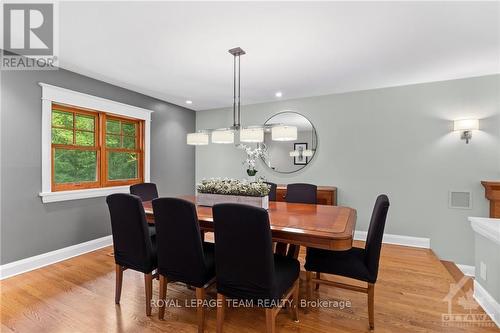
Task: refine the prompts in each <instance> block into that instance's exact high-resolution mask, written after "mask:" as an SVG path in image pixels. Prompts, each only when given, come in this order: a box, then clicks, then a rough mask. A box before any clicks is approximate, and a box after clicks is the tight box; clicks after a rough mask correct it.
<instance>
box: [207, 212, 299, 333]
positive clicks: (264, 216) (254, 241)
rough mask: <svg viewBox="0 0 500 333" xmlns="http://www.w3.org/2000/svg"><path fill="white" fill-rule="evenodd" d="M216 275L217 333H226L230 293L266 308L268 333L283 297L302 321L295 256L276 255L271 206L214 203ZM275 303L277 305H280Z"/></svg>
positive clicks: (295, 316)
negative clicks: (227, 300) (225, 320)
mask: <svg viewBox="0 0 500 333" xmlns="http://www.w3.org/2000/svg"><path fill="white" fill-rule="evenodd" d="M213 217H214V226H215V244H216V246H215V267H216V274H217V282H216V284H217V300H218V308H217V332H218V333H221V332H222V325H223V321H224V312H225V303H226V297H228V298H230V299H238V300H245V301H251V302H253V304H254V305H257V306H261V307H265V309H266V327H267V332H268V333H271V332H272V333H274V332H275V318H276V315H277V314H278V312H279V310H280V309H281V305H282V304H277V303H281V302H280V301H281V300H282V299H289V298H292V307H291V308H292V315H293V318H294V319H295V320H296V321H297V320H298V308H297V307H298V297H299V294H298V293H299V269H300V265H299V262H298V261H297V260H296V259H293V258H289V257H286V256H281V255H275V254H273V246H272V238H271V228H270V223H269V215H268V213H267V210H265V209H262V208H257V207H251V206H248V205H241V204H219V205H215V206H214V207H213ZM276 305H277V306H276Z"/></svg>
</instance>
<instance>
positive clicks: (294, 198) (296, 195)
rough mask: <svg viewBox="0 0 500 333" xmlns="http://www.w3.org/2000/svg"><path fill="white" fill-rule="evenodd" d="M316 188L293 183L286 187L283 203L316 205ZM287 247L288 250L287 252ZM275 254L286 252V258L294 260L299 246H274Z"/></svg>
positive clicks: (283, 244)
mask: <svg viewBox="0 0 500 333" xmlns="http://www.w3.org/2000/svg"><path fill="white" fill-rule="evenodd" d="M317 190H318V187H317V186H316V185H313V184H304V183H295V184H288V185H287V186H286V195H285V201H286V202H289V203H304V204H316V199H317ZM287 247H288V250H287ZM276 251H277V252H281V253H284V252H287V254H288V256H291V257H294V258H296V257H297V256H298V255H299V251H300V246H298V245H294V244H290V245H288V246H287V244H285V243H277V244H276Z"/></svg>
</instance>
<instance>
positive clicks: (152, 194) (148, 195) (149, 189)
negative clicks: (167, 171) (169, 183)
mask: <svg viewBox="0 0 500 333" xmlns="http://www.w3.org/2000/svg"><path fill="white" fill-rule="evenodd" d="M130 194H134V195H137V196H138V197H139V198H141V200H142V201H151V200H153V199H156V198H158V189H157V188H156V184H154V183H140V184H135V185H131V186H130Z"/></svg>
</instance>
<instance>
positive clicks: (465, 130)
mask: <svg viewBox="0 0 500 333" xmlns="http://www.w3.org/2000/svg"><path fill="white" fill-rule="evenodd" d="M478 129H479V120H478V119H462V120H455V121H454V122H453V130H454V131H460V139H462V140H465V143H469V141H470V140H471V139H472V131H473V130H478Z"/></svg>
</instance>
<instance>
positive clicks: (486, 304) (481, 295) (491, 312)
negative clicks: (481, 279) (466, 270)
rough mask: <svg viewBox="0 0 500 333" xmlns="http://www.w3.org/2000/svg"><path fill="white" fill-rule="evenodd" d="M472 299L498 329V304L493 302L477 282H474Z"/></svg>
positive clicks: (499, 325) (499, 315) (499, 308)
mask: <svg viewBox="0 0 500 333" xmlns="http://www.w3.org/2000/svg"><path fill="white" fill-rule="evenodd" d="M474 299H475V300H476V301H477V302H478V303H479V305H481V307H482V308H483V310H484V312H486V313H487V314H488V316H490V318H491V320H493V322H494V323H495V324H496V325H497V326H498V328H500V304H499V303H498V301H497V300H495V299H494V298H493V297H492V296H491V295H490V294H489V293H488V292H487V291H486V289H484V288H483V286H481V285H480V284H479V283H478V282H477V280H474Z"/></svg>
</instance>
